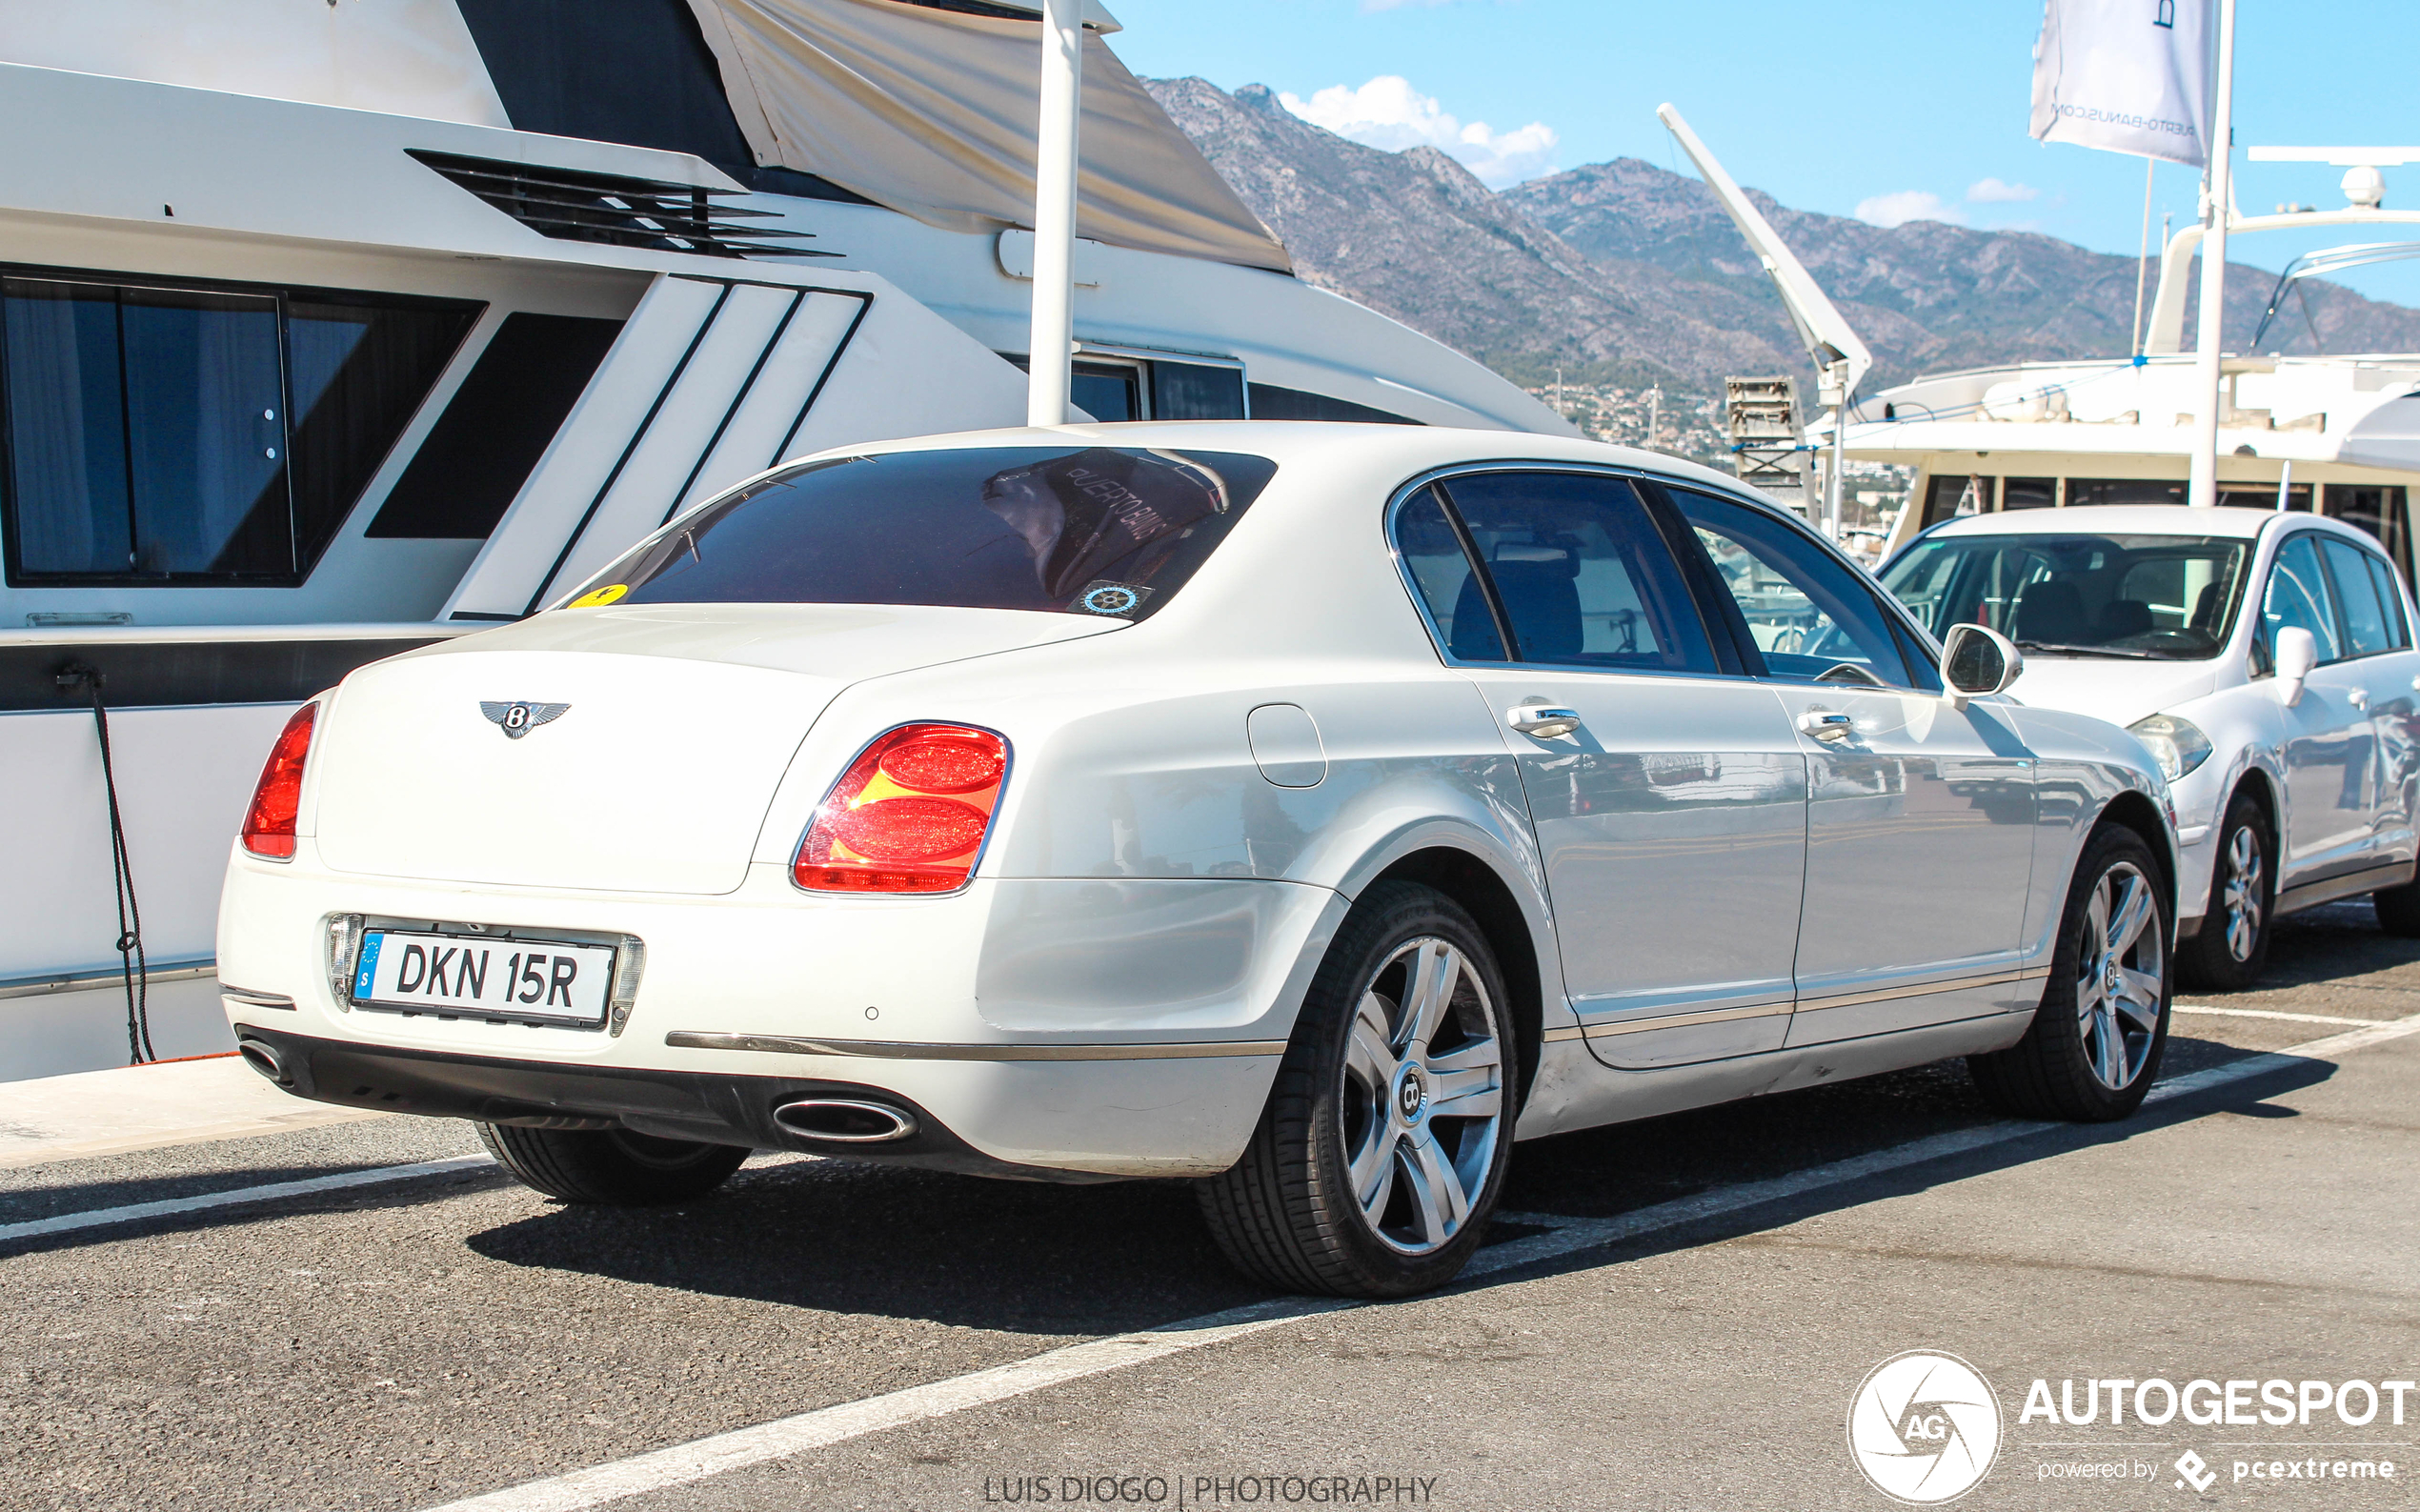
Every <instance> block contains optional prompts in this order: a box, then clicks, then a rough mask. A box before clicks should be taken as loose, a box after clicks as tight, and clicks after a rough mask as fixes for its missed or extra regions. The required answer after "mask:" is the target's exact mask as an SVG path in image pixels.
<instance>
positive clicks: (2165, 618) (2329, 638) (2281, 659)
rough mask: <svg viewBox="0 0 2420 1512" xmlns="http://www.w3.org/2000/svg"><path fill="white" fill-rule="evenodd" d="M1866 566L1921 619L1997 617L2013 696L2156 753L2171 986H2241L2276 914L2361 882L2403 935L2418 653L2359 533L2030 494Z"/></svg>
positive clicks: (2279, 518) (2419, 930)
mask: <svg viewBox="0 0 2420 1512" xmlns="http://www.w3.org/2000/svg"><path fill="white" fill-rule="evenodd" d="M1883 582H1884V584H1885V585H1886V586H1887V587H1888V588H1889V589H1890V590H1891V591H1892V592H1893V593H1895V594H1897V595H1899V596H1900V597H1901V598H1902V599H1903V600H1905V601H1906V603H1907V605H1908V606H1909V607H1910V608H1911V609H1912V610H1913V611H1914V612H1915V614H1916V615H1917V617H1918V618H1920V619H1923V620H1924V621H1925V622H1926V624H1928V625H1947V624H1953V623H1957V622H1960V621H1969V620H1971V621H1975V622H1978V623H1981V624H1985V625H1988V626H1990V627H1991V628H1993V629H1995V630H1999V631H2002V632H2004V633H2005V634H2007V635H2009V636H2011V637H2012V638H2013V639H2014V640H2015V641H2016V643H2017V644H2018V645H2019V646H2020V647H2022V648H2023V649H2024V654H2025V657H2026V666H2025V672H2024V675H2022V676H2021V677H2020V678H2019V679H2018V681H2017V682H2016V684H2015V685H2014V687H2013V688H2012V689H2011V690H2010V691H2011V692H2012V694H2013V695H2014V696H2017V697H2019V698H2021V699H2022V700H2024V701H2025V702H2026V703H2027V704H2032V705H2041V706H2047V707H2050V708H2057V709H2071V710H2074V711H2076V712H2078V713H2081V714H2090V715H2097V716H2100V717H2102V718H2104V719H2107V720H2109V721H2111V722H2112V723H2117V724H2123V725H2126V726H2128V728H2130V729H2131V730H2132V731H2133V732H2134V733H2135V734H2136V735H2137V736H2141V737H2142V739H2143V742H2144V744H2146V745H2147V746H2148V747H2149V748H2150V750H2151V751H2152V753H2153V754H2154V755H2155V756H2158V758H2159V761H2160V765H2161V769H2162V771H2163V772H2164V773H2165V774H2166V776H2167V777H2168V784H2169V789H2170V792H2171V793H2172V794H2173V795H2174V797H2175V803H2176V822H2177V825H2178V838H2179V840H2180V841H2181V842H2182V844H2183V847H2184V849H2183V857H2184V862H2183V866H2182V868H2181V877H2180V880H2179V883H2178V892H2177V909H2178V913H2179V915H2180V918H2179V921H2178V925H2177V935H2178V944H2177V953H2178V956H2179V965H2180V967H2181V969H2182V971H2183V973H2184V979H2185V980H2186V982H2187V983H2188V985H2192V986H2203V987H2212V988H2220V989H2228V990H2235V989H2241V988H2245V987H2249V986H2250V985H2251V984H2252V982H2253V981H2254V980H2255V979H2256V978H2258V977H2259V975H2260V971H2261V967H2262V964H2263V963H2264V962H2265V961H2266V959H2267V958H2268V955H2269V931H2270V927H2271V926H2272V925H2273V924H2274V923H2275V922H2276V920H2277V919H2278V918H2280V917H2284V916H2285V915H2288V914H2292V913H2295V912H2297V911H2299V910H2302V909H2306V908H2310V907H2313V906H2315V905H2317V904H2320V903H2326V902H2331V901H2334V900H2335V899H2338V898H2343V897H2357V896H2359V895H2360V894H2363V893H2368V894H2370V896H2371V898H2372V900H2373V902H2374V903H2375V905H2376V909H2377V915H2378V922H2379V924H2380V925H2381V926H2382V927H2384V928H2385V929H2387V930H2388V931H2390V933H2393V934H2397V935H2405V936H2420V889H2415V888H2414V887H2413V886H2412V885H2411V883H2412V866H2413V861H2414V859H2415V855H2420V853H2416V852H2415V847H2414V837H2413V830H2412V803H2413V798H2414V794H2415V788H2420V697H2415V693H2420V651H2415V650H2414V649H2413V648H2412V631H2411V626H2412V606H2411V599H2410V592H2409V590H2408V589H2407V588H2406V587H2405V585H2404V582H2403V578H2402V575H2401V574H2399V573H2397V572H2396V571H2395V569H2394V567H2393V566H2392V565H2391V564H2390V561H2389V560H2388V558H2387V557H2386V556H2385V555H2384V554H2381V552H2380V551H2379V546H2378V541H2377V540H2376V539H2375V538H2374V537H2372V536H2370V535H2369V534H2365V533H2363V532H2362V531H2359V530H2357V529H2355V528H2353V527H2352V526H2349V525H2346V524H2343V523H2341V522H2339V521H2336V520H2331V519H2324V518H2316V517H2314V516H2312V515H2310V514H2287V513H2275V512H2270V511H2266V510H2246V509H2209V510H2188V509H2182V508H2179V507H2177V506H2175V505H2172V504H2170V505H2160V504H2153V505H2128V506H2108V507H2092V508H2084V509H2061V510H2028V511H2025V512H2023V513H2020V514H1981V515H1970V516H1967V517H1965V518H1962V519H1956V520H1950V521H1947V522H1945V523H1943V524H1941V525H1937V526H1935V527H1933V528H1932V529H1931V530H1929V531H1926V533H1925V534H1923V535H1921V536H1918V537H1917V538H1916V539H1915V540H1914V541H1912V542H1910V543H1909V544H1908V546H1907V547H1906V550H1904V551H1902V552H1901V553H1900V554H1898V555H1897V556H1896V557H1894V558H1892V560H1891V562H1890V564H1889V566H1888V567H1886V569H1885V570H1884V572H1883Z"/></svg>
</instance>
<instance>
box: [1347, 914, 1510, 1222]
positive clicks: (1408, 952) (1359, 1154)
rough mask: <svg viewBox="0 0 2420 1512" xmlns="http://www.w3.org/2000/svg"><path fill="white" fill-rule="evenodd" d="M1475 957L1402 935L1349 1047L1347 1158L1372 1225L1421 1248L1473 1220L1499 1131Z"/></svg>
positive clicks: (1364, 1002)
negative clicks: (1404, 938) (1399, 943)
mask: <svg viewBox="0 0 2420 1512" xmlns="http://www.w3.org/2000/svg"><path fill="white" fill-rule="evenodd" d="M1492 1007H1493V1005H1492V1004H1491V1003H1490V1002H1489V1001H1488V998H1487V989H1486V987H1485V985H1484V984H1483V983H1482V980H1481V978H1480V975H1479V973H1478V972H1477V971H1475V970H1473V969H1472V967H1471V963H1470V961H1469V960H1468V959H1467V958H1464V957H1463V955H1462V952H1461V951H1460V950H1458V949H1456V948H1455V947H1454V946H1453V945H1452V944H1450V943H1449V942H1447V941H1445V940H1442V939H1440V938H1438V937H1435V936H1433V935H1432V936H1422V937H1418V938H1414V939H1409V940H1405V941H1404V942H1403V943H1402V945H1400V946H1398V947H1397V948H1396V950H1395V951H1394V953H1393V954H1391V955H1390V956H1388V957H1387V958H1386V960H1385V962H1384V964H1382V965H1381V966H1380V967H1379V969H1378V971H1377V972H1376V973H1375V974H1374V975H1373V976H1372V977H1371V978H1370V981H1369V985H1368V986H1367V987H1365V988H1363V989H1362V992H1361V1003H1360V1006H1359V1009H1358V1011H1357V1012H1356V1014H1355V1016H1354V1020H1353V1029H1352V1038H1351V1039H1350V1041H1349V1042H1348V1043H1347V1044H1346V1046H1345V1052H1344V1087H1343V1091H1344V1096H1343V1097H1342V1098H1341V1099H1339V1107H1340V1109H1341V1116H1342V1119H1343V1125H1344V1127H1343V1130H1342V1134H1343V1140H1344V1154H1345V1159H1346V1164H1347V1171H1348V1176H1349V1179H1350V1181H1351V1183H1352V1195H1353V1201H1354V1205H1355V1206H1357V1207H1358V1208H1359V1209H1360V1210H1361V1218H1362V1220H1363V1221H1364V1222H1365V1223H1367V1224H1368V1225H1369V1229H1370V1232H1371V1233H1373V1234H1375V1235H1377V1236H1378V1238H1379V1239H1380V1240H1382V1241H1384V1242H1385V1243H1386V1244H1387V1245H1389V1246H1391V1247H1392V1248H1394V1249H1396V1250H1399V1251H1401V1252H1402V1253H1404V1254H1407V1255H1424V1254H1427V1253H1429V1252H1431V1251H1433V1250H1436V1249H1438V1248H1440V1247H1442V1245H1444V1244H1445V1243H1446V1242H1448V1241H1449V1240H1452V1239H1453V1238H1454V1236H1455V1235H1456V1234H1458V1233H1460V1232H1461V1231H1462V1228H1463V1226H1464V1225H1465V1224H1466V1223H1468V1222H1469V1220H1470V1216H1471V1206H1472V1202H1473V1200H1475V1199H1476V1198H1477V1196H1478V1194H1479V1192H1480V1189H1481V1187H1482V1185H1484V1183H1485V1182H1486V1180H1487V1174H1488V1171H1489V1169H1490V1168H1491V1166H1492V1165H1493V1163H1494V1161H1495V1155H1496V1144H1497V1141H1498V1140H1499V1139H1502V1138H1503V1134H1504V1130H1503V1113H1504V1051H1503V1045H1502V1041H1501V1040H1500V1039H1499V1038H1497V1035H1496V1032H1495V1022H1496V1019H1495V1015H1494V1013H1493V1012H1492V1011H1491V1009H1492Z"/></svg>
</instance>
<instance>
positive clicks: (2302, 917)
mask: <svg viewBox="0 0 2420 1512" xmlns="http://www.w3.org/2000/svg"><path fill="white" fill-rule="evenodd" d="M2413 964H2420V939H2405V938H2403V937H2400V936H2396V935H2390V934H2388V933H2387V932H2386V931H2385V930H2383V929H2380V928H2379V927H2378V916H2377V913H2376V912H2375V910H2373V909H2372V908H2371V907H2370V899H2369V898H2367V897H2353V898H2348V899H2346V900H2345V901H2343V902H2341V903H2327V904H2323V905H2321V906H2320V907H2318V908H2314V909H2310V910H2309V911H2307V912H2305V913H2300V914H2296V915H2293V916H2292V917H2288V918H2281V919H2279V920H2278V921H2277V923H2276V926H2275V927H2274V928H2273V929H2272V930H2271V931H2270V933H2269V965H2268V968H2267V969H2266V970H2264V971H2263V972H2262V973H2261V978H2260V981H2259V983H2258V984H2257V985H2256V986H2254V987H2252V988H2251V989H2250V990H2249V992H2248V993H2245V994H2228V993H2217V992H2208V991H2206V990H2203V989H2188V988H2182V987H2180V988H2179V989H2177V997H2178V999H2179V1000H2180V1001H2187V1002H2202V1001H2212V1002H2223V1001H2225V1000H2227V999H2228V998H2230V997H2236V996H2246V997H2248V996H2250V995H2252V994H2257V993H2276V992H2285V991H2288V990H2289V989H2292V988H2296V987H2322V986H2329V985H2333V986H2345V987H2367V986H2374V985H2376V984H2374V983H2370V982H2365V981H2363V980H2362V978H2365V977H2368V976H2370V975H2371V974H2373V973H2376V972H2384V971H2391V970H2393V969H2395V968H2396V967H2399V966H2410V965H2413ZM2324 1011H2332V1010H2324Z"/></svg>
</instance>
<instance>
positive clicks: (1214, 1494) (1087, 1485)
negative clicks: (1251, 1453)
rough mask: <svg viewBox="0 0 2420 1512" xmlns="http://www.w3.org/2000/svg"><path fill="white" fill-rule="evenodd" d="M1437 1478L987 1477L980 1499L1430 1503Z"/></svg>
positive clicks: (1028, 1502) (1025, 1502) (1336, 1474)
mask: <svg viewBox="0 0 2420 1512" xmlns="http://www.w3.org/2000/svg"><path fill="white" fill-rule="evenodd" d="M1441 1479H1442V1478H1441V1477H1438V1476H1433V1475H1369V1474H1364V1473H1361V1472H1358V1471H1355V1472H1341V1471H1326V1472H1295V1473H1280V1474H1262V1475H1167V1474H1147V1473H1146V1474H1135V1473H1130V1472H1092V1473H1087V1474H1080V1475H1066V1474H1056V1475H1055V1474H1041V1475H1031V1474H1029V1475H987V1476H985V1477H984V1478H983V1500H984V1501H985V1502H990V1503H993V1504H996V1505H998V1504H1003V1503H1005V1504H1009V1505H1021V1506H1045V1505H1049V1506H1168V1507H1194V1506H1204V1507H1217V1506H1306V1505H1307V1506H1427V1505H1429V1504H1431V1503H1432V1502H1435V1501H1436V1500H1437V1482H1439V1480H1441Z"/></svg>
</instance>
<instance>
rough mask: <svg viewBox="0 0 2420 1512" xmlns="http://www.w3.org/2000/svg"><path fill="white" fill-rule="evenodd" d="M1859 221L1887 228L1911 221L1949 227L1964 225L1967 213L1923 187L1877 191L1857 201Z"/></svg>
mask: <svg viewBox="0 0 2420 1512" xmlns="http://www.w3.org/2000/svg"><path fill="white" fill-rule="evenodd" d="M1855 213H1856V216H1857V218H1858V219H1859V220H1862V221H1865V222H1867V223H1868V224H1870V225H1875V226H1880V227H1883V228H1884V229H1885V230H1888V229H1889V228H1890V227H1893V226H1904V225H1906V223H1907V222H1909V221H1911V220H1937V221H1944V222H1946V223H1947V224H1949V225H1952V226H1964V225H1965V224H1966V212H1964V211H1961V210H1959V209H1958V208H1957V207H1956V206H1954V205H1947V204H1944V203H1943V202H1942V198H1941V196H1940V195H1938V194H1936V193H1934V192H1932V191H1930V190H1926V189H1903V190H1900V191H1899V192H1896V193H1891V194H1876V195H1874V196H1873V197H1872V198H1870V199H1861V200H1859V201H1858V202H1857V210H1856V212H1855Z"/></svg>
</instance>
